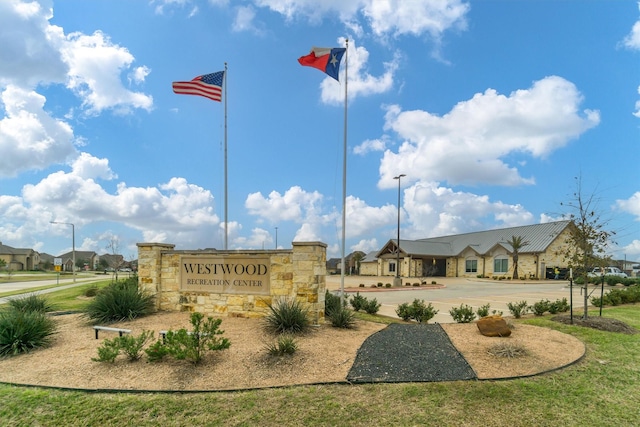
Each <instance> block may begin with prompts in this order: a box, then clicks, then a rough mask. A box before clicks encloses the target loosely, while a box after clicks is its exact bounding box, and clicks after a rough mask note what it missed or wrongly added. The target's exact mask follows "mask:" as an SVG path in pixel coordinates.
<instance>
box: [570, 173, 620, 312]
mask: <svg viewBox="0 0 640 427" xmlns="http://www.w3.org/2000/svg"><path fill="white" fill-rule="evenodd" d="M599 201H600V199H599V198H598V197H596V195H595V194H594V193H591V194H589V195H585V194H584V192H583V189H582V177H576V190H575V191H574V193H573V194H572V195H571V197H570V198H569V200H568V201H567V202H562V203H560V205H561V206H563V207H565V208H566V209H568V211H569V212H567V213H566V214H565V215H564V216H565V218H567V219H569V220H571V222H572V226H571V227H570V228H569V237H568V238H567V242H566V243H567V249H566V252H565V259H566V260H568V262H569V267H572V268H573V269H574V270H575V271H576V273H577V276H581V277H582V278H583V279H584V292H583V295H584V318H585V319H586V318H587V317H588V305H589V304H588V292H587V291H588V284H589V281H588V276H587V273H588V270H589V268H590V267H592V266H594V265H601V264H602V262H603V260H604V259H605V252H606V249H607V247H608V245H609V244H610V243H611V238H612V237H613V236H614V235H615V232H614V231H609V230H607V226H608V224H609V221H608V220H606V219H604V218H603V217H602V211H601V210H600V208H599V206H598V203H599Z"/></svg>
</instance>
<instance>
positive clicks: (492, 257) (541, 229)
mask: <svg viewBox="0 0 640 427" xmlns="http://www.w3.org/2000/svg"><path fill="white" fill-rule="evenodd" d="M569 227H573V224H572V223H571V222H570V221H557V222H549V223H545V224H535V225H526V226H520V227H511V228H502V229H496V230H488V231H479V232H475V233H466V234H457V235H452V236H443V237H433V238H428V239H419V240H400V242H399V244H398V241H397V240H396V239H392V240H389V241H388V242H387V243H386V244H385V245H384V246H383V247H382V249H380V250H379V251H378V252H377V253H376V254H375V259H376V260H377V262H373V261H372V260H371V257H370V256H367V257H366V262H365V263H364V264H366V268H364V269H363V270H364V271H366V272H367V273H369V274H373V266H374V265H375V269H376V272H375V275H378V276H395V275H396V268H398V269H399V276H400V277H426V276H445V277H497V278H500V277H511V275H512V274H513V248H512V247H511V245H510V244H509V243H508V241H509V240H511V238H512V237H514V236H515V237H521V238H522V240H523V241H524V242H527V245H525V246H523V247H522V248H521V249H520V250H519V251H518V255H519V257H518V276H520V277H526V278H542V279H544V278H546V277H547V272H548V270H549V269H553V268H555V267H558V268H563V267H566V265H567V262H566V261H565V259H564V254H565V253H566V249H567V238H568V237H569V232H570V229H569ZM398 252H399V256H398ZM398 258H399V260H400V264H399V265H397V264H398V263H397V261H398Z"/></svg>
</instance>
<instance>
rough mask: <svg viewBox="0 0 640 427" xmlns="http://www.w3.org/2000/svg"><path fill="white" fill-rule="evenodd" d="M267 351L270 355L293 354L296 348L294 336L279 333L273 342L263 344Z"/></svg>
mask: <svg viewBox="0 0 640 427" xmlns="http://www.w3.org/2000/svg"><path fill="white" fill-rule="evenodd" d="M265 349H266V350H267V353H269V354H270V355H272V356H284V355H285V354H293V353H295V352H296V350H297V349H298V343H297V342H296V339H295V337H294V336H292V335H289V334H282V335H279V336H278V338H277V339H276V341H275V342H270V343H267V344H265Z"/></svg>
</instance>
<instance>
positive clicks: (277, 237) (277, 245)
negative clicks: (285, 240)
mask: <svg viewBox="0 0 640 427" xmlns="http://www.w3.org/2000/svg"><path fill="white" fill-rule="evenodd" d="M276 249H278V227H276Z"/></svg>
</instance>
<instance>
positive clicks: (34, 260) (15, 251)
mask: <svg viewBox="0 0 640 427" xmlns="http://www.w3.org/2000/svg"><path fill="white" fill-rule="evenodd" d="M0 259H2V260H3V261H4V262H5V265H6V268H8V269H9V270H12V271H25V270H26V271H29V270H36V269H37V268H38V265H39V264H40V254H39V253H38V252H36V251H34V250H33V249H24V248H12V247H11V246H7V245H3V244H2V242H0Z"/></svg>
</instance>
